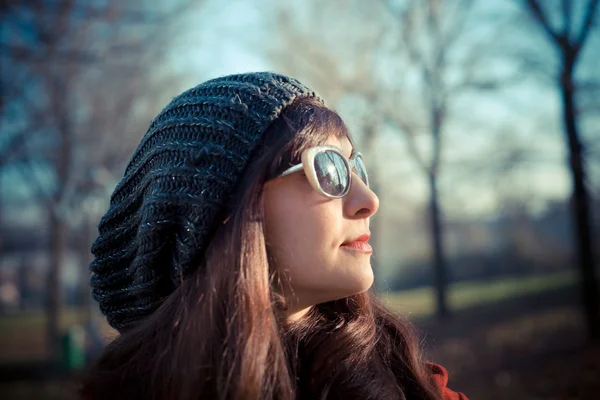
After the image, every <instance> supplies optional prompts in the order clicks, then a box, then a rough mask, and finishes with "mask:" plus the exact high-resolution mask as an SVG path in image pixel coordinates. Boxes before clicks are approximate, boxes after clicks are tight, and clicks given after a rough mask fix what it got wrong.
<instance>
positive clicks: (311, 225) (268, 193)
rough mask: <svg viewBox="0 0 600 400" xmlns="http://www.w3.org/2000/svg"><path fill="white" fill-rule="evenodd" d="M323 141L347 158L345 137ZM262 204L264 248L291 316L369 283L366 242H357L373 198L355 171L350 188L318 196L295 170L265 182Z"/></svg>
mask: <svg viewBox="0 0 600 400" xmlns="http://www.w3.org/2000/svg"><path fill="white" fill-rule="evenodd" d="M326 144H328V145H331V146H335V147H337V148H339V149H340V150H341V151H342V153H344V155H345V156H346V157H348V158H349V157H350V154H351V153H352V145H351V144H350V141H349V140H348V139H346V138H343V139H338V138H336V137H330V138H329V140H328V141H327V142H326ZM264 204H265V225H266V241H267V247H268V249H269V252H270V254H271V256H272V259H273V261H274V263H275V268H277V269H278V270H279V271H282V272H283V273H284V274H285V275H286V276H287V277H288V279H289V282H290V286H291V289H292V291H293V293H285V296H286V298H287V301H288V303H289V305H290V309H289V313H290V317H291V318H293V316H294V314H300V315H301V314H302V313H303V311H306V310H307V309H308V308H309V307H310V306H312V305H315V304H319V303H323V302H327V301H331V300H337V299H341V298H344V297H347V296H351V295H354V294H357V293H361V292H364V291H366V290H368V289H369V288H370V287H371V285H372V283H373V270H372V268H371V251H370V246H368V245H364V243H363V244H361V243H360V242H361V241H364V240H365V239H368V235H369V234H370V231H369V217H371V216H372V215H373V214H375V212H376V211H377V209H378V207H379V199H378V198H377V196H376V195H375V193H373V192H372V191H371V190H370V189H369V188H368V187H367V186H366V185H365V184H364V183H363V182H362V181H361V180H360V178H359V177H358V176H357V175H356V173H355V172H353V176H352V185H351V187H350V191H349V192H348V194H347V195H346V196H345V197H343V198H341V199H330V198H326V197H324V196H323V195H321V194H319V193H318V192H316V191H315V190H314V189H313V188H312V186H311V185H310V183H309V182H308V179H307V178H306V176H305V175H304V173H303V172H297V173H293V174H290V175H287V176H284V177H280V178H277V179H274V180H272V181H270V182H268V183H267V184H266V185H265V192H264ZM365 235H367V236H365ZM361 236H362V238H361ZM357 238H360V239H359V241H358V243H357V242H356V239H357ZM352 242H353V243H352Z"/></svg>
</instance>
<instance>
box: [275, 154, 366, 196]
mask: <svg viewBox="0 0 600 400" xmlns="http://www.w3.org/2000/svg"><path fill="white" fill-rule="evenodd" d="M301 170H304V173H305V174H306V177H307V178H308V181H309V182H310V184H311V186H312V187H313V188H314V189H315V190H316V191H317V192H319V193H321V194H322V195H323V196H325V197H329V198H332V199H339V198H342V197H344V196H345V195H347V194H348V192H349V191H350V185H351V184H352V171H356V175H358V177H359V178H360V180H361V181H363V182H364V184H365V185H367V186H369V177H368V175H367V169H366V168H365V164H364V162H363V157H362V154H360V153H358V152H356V153H354V155H353V156H352V157H351V158H350V159H348V158H346V156H345V155H344V154H343V153H342V152H341V151H340V149H338V148H337V147H333V146H316V147H311V148H308V149H306V150H304V151H303V152H302V163H300V164H297V165H294V166H293V167H290V168H288V169H286V170H285V171H283V172H282V173H281V174H280V175H279V176H285V175H289V174H293V173H294V172H297V171H301Z"/></svg>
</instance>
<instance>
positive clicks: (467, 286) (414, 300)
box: [380, 271, 576, 318]
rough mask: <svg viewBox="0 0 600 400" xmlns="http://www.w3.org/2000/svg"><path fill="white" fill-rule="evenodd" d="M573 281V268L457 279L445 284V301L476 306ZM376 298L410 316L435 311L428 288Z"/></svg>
mask: <svg viewBox="0 0 600 400" xmlns="http://www.w3.org/2000/svg"><path fill="white" fill-rule="evenodd" d="M575 282H576V274H575V272H574V271H563V272H559V273H553V274H547V275H538V276H529V277H516V278H499V279H497V280H494V281H485V282H460V283H455V284H452V285H450V286H449V287H448V301H449V306H450V309H451V310H453V311H460V310H462V309H466V308H469V307H473V306H477V305H485V304H492V303H497V302H499V301H502V300H506V299H510V298H515V297H520V296H525V295H533V294H536V293H542V292H545V291H548V290H552V289H559V288H564V287H567V286H570V285H573V284H574V283H575ZM380 297H381V298H382V299H383V301H384V302H385V303H386V304H387V305H388V307H390V308H392V309H393V310H395V311H397V312H400V313H402V314H405V315H409V316H411V317H417V318H423V317H427V316H429V315H432V314H433V313H434V311H435V304H434V300H435V299H434V296H433V290H432V288H431V287H424V288H419V289H411V290H405V291H399V292H390V293H384V294H382V295H381V296H380Z"/></svg>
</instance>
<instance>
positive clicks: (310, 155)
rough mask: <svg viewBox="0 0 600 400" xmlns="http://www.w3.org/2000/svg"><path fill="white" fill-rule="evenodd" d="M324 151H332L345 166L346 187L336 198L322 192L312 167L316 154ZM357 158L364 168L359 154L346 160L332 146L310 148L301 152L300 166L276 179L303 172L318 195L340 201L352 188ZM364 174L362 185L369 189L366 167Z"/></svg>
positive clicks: (356, 153) (293, 167) (297, 165)
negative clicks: (346, 175) (346, 174)
mask: <svg viewBox="0 0 600 400" xmlns="http://www.w3.org/2000/svg"><path fill="white" fill-rule="evenodd" d="M324 151H333V152H334V153H336V154H338V155H339V156H340V157H341V158H342V160H343V161H344V164H345V165H346V171H347V172H348V186H346V189H345V190H344V192H343V193H342V194H340V195H338V196H334V195H331V194H329V193H327V192H325V191H324V190H323V188H322V187H321V184H320V183H319V178H318V177H317V171H316V170H315V167H314V165H315V164H314V162H315V157H316V156H317V154H319V153H322V152H324ZM358 158H360V159H361V160H362V161H363V166H364V164H365V163H364V160H363V156H362V154H361V153H359V152H355V153H354V154H353V155H352V157H351V158H348V157H346V156H345V155H344V153H342V151H341V150H340V149H338V148H337V147H334V146H315V147H310V148H308V149H306V150H304V151H303V152H302V156H301V159H302V162H301V163H300V164H296V165H294V166H292V167H290V168H288V169H286V170H285V171H283V172H282V173H281V174H279V176H278V177H281V176H286V175H289V174H293V173H294V172H298V171H301V170H304V173H305V174H306V177H307V178H308V181H309V183H310V185H311V186H312V187H313V189H315V190H316V191H317V192H318V193H320V194H321V195H323V196H325V197H328V198H330V199H341V198H342V197H344V196H346V195H347V194H348V192H349V191H350V187H351V186H352V175H353V172H354V171H355V170H357V168H356V159H358ZM364 173H365V178H366V180H367V181H366V182H364V183H365V184H366V185H367V187H369V174H368V172H367V168H366V167H365V168H364ZM359 179H360V178H359ZM360 180H361V182H362V179H360Z"/></svg>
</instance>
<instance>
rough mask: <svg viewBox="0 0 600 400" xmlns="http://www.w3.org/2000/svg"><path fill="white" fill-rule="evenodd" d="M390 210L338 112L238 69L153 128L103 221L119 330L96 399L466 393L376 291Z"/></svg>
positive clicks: (177, 104) (102, 247)
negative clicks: (373, 232)
mask: <svg viewBox="0 0 600 400" xmlns="http://www.w3.org/2000/svg"><path fill="white" fill-rule="evenodd" d="M378 206H379V200H378V198H377V196H376V195H375V194H374V193H373V192H372V191H371V190H370V189H369V182H368V177H367V172H366V169H365V165H364V162H363V159H362V156H361V155H360V153H359V152H358V151H357V149H355V148H354V146H353V143H352V141H351V138H350V135H349V133H348V129H347V128H346V126H345V125H344V123H343V121H342V120H341V119H340V117H339V116H338V115H337V114H336V113H335V112H334V111H332V110H331V109H329V108H327V107H326V106H325V105H324V103H323V101H322V100H321V99H320V98H319V96H318V95H317V94H316V93H315V92H313V91H311V90H310V89H308V88H307V87H305V86H303V85H302V84H301V83H300V82H298V81H297V80H295V79H292V78H289V77H285V76H282V75H277V74H273V73H249V74H240V75H232V76H227V77H222V78H217V79H213V80H211V81H208V82H205V83H203V84H201V85H199V86H197V87H195V88H193V89H191V90H189V91H187V92H185V93H183V94H181V95H180V96H178V97H176V98H175V99H173V100H172V102H171V103H170V104H169V105H168V106H167V107H166V108H165V109H164V110H163V111H162V112H161V113H160V114H159V115H158V116H157V117H156V118H155V119H154V121H152V123H151V125H150V128H149V129H148V131H147V133H146V135H145V136H144V138H143V139H142V141H141V143H140V145H139V146H138V148H137V150H136V151H135V153H134V155H133V157H132V159H131V161H130V163H129V165H128V166H127V169H126V171H125V175H124V177H123V179H122V181H121V182H120V183H119V185H118V186H117V187H116V189H115V191H114V193H113V195H112V196H111V202H110V207H109V210H108V212H107V213H106V215H105V216H104V217H103V218H102V220H101V222H100V225H99V232H100V235H99V237H98V239H97V240H96V241H95V243H94V245H93V247H92V252H93V254H94V256H95V259H94V261H93V262H92V264H91V266H90V269H91V271H92V273H93V276H92V278H91V285H92V287H93V295H94V298H95V299H96V300H97V301H98V302H99V304H100V309H101V311H102V312H103V313H104V314H105V315H106V317H107V319H108V322H109V323H110V324H111V325H112V326H113V327H115V328H116V329H117V330H118V331H119V332H120V336H119V337H118V338H117V339H115V340H114V341H113V342H112V343H111V344H110V345H109V346H108V347H107V348H106V349H105V351H104V352H103V354H102V355H101V357H100V358H99V360H98V361H97V363H96V364H95V365H93V366H92V368H91V369H90V371H89V375H88V377H87V378H86V380H85V382H84V385H83V387H82V389H81V393H82V395H83V396H84V398H86V399H90V400H93V399H111V400H114V399H119V398H123V399H134V398H140V399H344V400H346V399H413V398H414V399H465V397H464V396H463V395H459V394H457V393H454V392H451V391H450V390H448V389H447V388H446V387H445V386H446V380H447V375H446V372H445V370H444V369H443V368H441V367H439V366H436V365H433V364H427V363H424V362H423V361H422V360H421V353H420V351H419V348H418V340H417V338H416V336H415V335H414V333H413V332H412V330H411V328H410V325H409V324H408V323H407V322H405V321H404V320H402V319H400V318H399V317H398V316H396V315H394V314H393V313H391V312H390V311H388V310H386V309H385V307H383V306H382V304H381V303H380V302H379V301H378V300H377V298H376V297H374V296H373V295H372V294H371V293H370V292H369V288H370V286H371V284H372V283H373V271H372V268H371V265H370V256H371V253H372V250H371V247H370V246H369V244H368V239H369V217H370V216H372V215H373V214H374V213H375V212H376V211H377V208H378Z"/></svg>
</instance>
